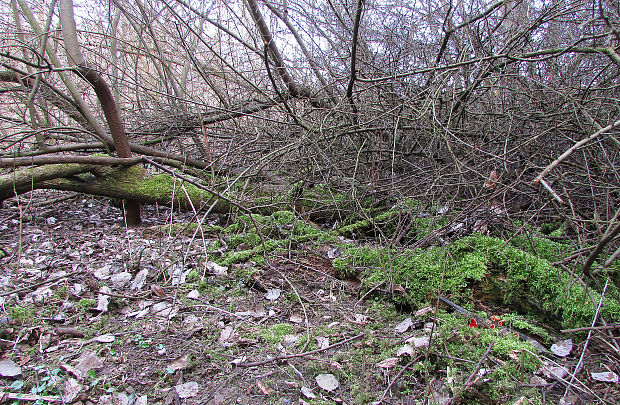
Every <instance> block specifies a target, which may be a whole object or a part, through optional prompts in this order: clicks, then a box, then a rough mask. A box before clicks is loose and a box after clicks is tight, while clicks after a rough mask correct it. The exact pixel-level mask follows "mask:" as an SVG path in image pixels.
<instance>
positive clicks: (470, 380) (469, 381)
mask: <svg viewBox="0 0 620 405" xmlns="http://www.w3.org/2000/svg"><path fill="white" fill-rule="evenodd" d="M494 344H495V341H493V342H491V344H490V345H489V347H488V348H487V350H486V352H484V354H483V355H482V357H481V358H480V360H479V361H478V364H476V367H475V368H474V371H473V372H472V373H471V374H470V376H469V378H468V379H467V381H465V385H464V386H463V389H461V390H460V391H459V392H458V393H457V394H456V395H454V397H453V398H452V399H451V400H450V402H448V404H453V403H455V402H457V401H458V402H460V400H461V397H462V396H463V394H464V393H465V392H466V391H467V390H468V389H469V387H471V386H472V385H473V384H474V383H475V382H476V380H474V377H476V376H477V375H478V371H480V368H481V367H482V363H484V361H485V360H486V358H487V357H489V353H491V349H492V348H493V345H494Z"/></svg>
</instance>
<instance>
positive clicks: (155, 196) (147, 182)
mask: <svg viewBox="0 0 620 405" xmlns="http://www.w3.org/2000/svg"><path fill="white" fill-rule="evenodd" d="M37 189H54V190H66V191H75V192H79V193H85V194H92V195H99V196H104V197H110V198H118V199H123V200H136V201H139V202H140V203H144V204H156V203H157V204H163V205H170V204H173V205H174V206H175V207H180V208H182V209H191V207H192V206H193V207H194V208H196V209H199V208H200V207H203V206H204V205H206V204H208V205H211V204H213V203H215V205H214V207H213V209H212V212H216V213H226V212H230V210H231V209H232V207H233V205H234V204H231V203H230V202H229V201H227V200H226V199H223V198H220V196H216V195H214V194H213V193H210V192H209V191H206V190H202V189H200V188H199V187H197V186H195V185H193V184H189V183H188V182H185V181H182V180H180V179H176V178H174V177H173V176H170V175H167V174H161V175H156V176H146V171H145V170H144V168H142V167H140V166H133V167H129V168H122V167H106V166H99V165H89V164H78V163H71V164H55V165H46V166H40V167H34V168H28V169H22V170H19V171H14V172H12V173H9V174H5V175H1V176H0V201H2V200H5V199H7V198H11V197H14V196H16V195H20V194H24V193H27V192H29V191H32V190H37Z"/></svg>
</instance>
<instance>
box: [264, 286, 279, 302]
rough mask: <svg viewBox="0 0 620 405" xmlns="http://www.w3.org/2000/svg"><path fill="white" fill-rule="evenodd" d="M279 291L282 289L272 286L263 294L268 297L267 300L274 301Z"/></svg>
mask: <svg viewBox="0 0 620 405" xmlns="http://www.w3.org/2000/svg"><path fill="white" fill-rule="evenodd" d="M281 293H282V290H280V289H279V288H273V289H271V290H267V293H266V294H265V298H266V299H268V300H269V301H275V300H277V299H278V298H280V294H281Z"/></svg>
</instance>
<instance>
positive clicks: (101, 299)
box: [96, 286, 112, 312]
mask: <svg viewBox="0 0 620 405" xmlns="http://www.w3.org/2000/svg"><path fill="white" fill-rule="evenodd" d="M99 291H100V292H102V293H105V294H99V296H98V297H97V308H96V310H97V311H100V312H108V305H109V304H110V296H109V295H107V294H110V293H111V292H112V290H110V287H108V286H103V287H101V288H100V289H99Z"/></svg>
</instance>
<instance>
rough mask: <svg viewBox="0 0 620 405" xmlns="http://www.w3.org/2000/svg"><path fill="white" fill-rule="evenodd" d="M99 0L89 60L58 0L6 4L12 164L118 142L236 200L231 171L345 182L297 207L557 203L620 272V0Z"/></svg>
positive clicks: (586, 254) (251, 178)
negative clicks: (105, 96) (113, 105)
mask: <svg viewBox="0 0 620 405" xmlns="http://www.w3.org/2000/svg"><path fill="white" fill-rule="evenodd" d="M91 3H93V2H89V7H86V6H85V5H84V6H83V5H80V4H76V5H75V10H76V17H77V18H78V28H79V29H78V30H77V32H76V35H73V36H71V38H73V40H74V43H77V44H79V48H78V49H79V51H80V52H81V55H82V57H83V59H84V60H86V61H88V63H89V64H88V65H87V66H81V65H80V63H78V61H77V60H76V59H75V58H73V61H71V60H66V61H65V60H63V59H62V55H64V49H66V50H67V51H69V54H70V55H71V54H72V53H75V44H72V43H71V42H68V41H67V38H68V37H67V29H66V27H65V24H64V22H63V31H64V32H62V33H61V32H60V31H58V30H57V28H56V27H57V26H58V16H59V14H58V9H57V8H56V7H54V6H53V5H52V7H49V6H46V5H45V3H44V2H37V1H26V0H14V1H13V2H12V8H11V11H10V12H6V14H3V15H2V16H1V17H0V24H2V31H3V32H6V33H7V35H4V36H3V39H2V42H1V47H2V48H1V52H0V61H1V63H2V66H3V68H2V69H3V71H2V72H0V79H1V80H2V93H1V96H2V98H3V103H2V107H0V108H1V109H2V110H1V112H0V116H1V119H2V122H1V128H2V138H1V142H2V160H1V161H0V162H1V164H2V166H3V167H5V168H6V169H5V170H6V171H5V174H3V176H5V178H9V177H6V176H11V175H14V174H19V173H22V170H21V169H20V167H19V166H16V165H17V164H18V163H19V164H22V163H21V162H24V161H23V160H19V159H23V158H25V157H28V159H29V161H28V163H29V164H33V165H39V164H41V165H42V164H43V163H42V162H49V160H48V161H45V160H43V159H44V157H45V156H46V155H48V156H49V155H50V154H52V156H60V155H62V156H64V158H65V159H67V158H68V157H71V158H78V157H81V158H86V157H90V158H93V156H89V155H90V154H92V153H93V152H105V153H108V148H115V149H116V151H117V153H118V155H119V156H121V157H124V158H125V159H129V156H134V157H135V156H146V157H152V158H156V159H159V160H158V162H160V164H163V165H164V166H165V167H173V168H175V170H178V171H185V172H188V171H191V174H192V175H193V176H195V177H196V178H200V179H201V180H202V181H203V182H206V183H208V185H209V187H210V189H211V190H213V191H215V190H219V192H221V193H222V195H226V196H229V197H230V198H232V199H233V200H235V199H236V198H241V197H238V196H233V195H231V194H230V193H231V191H230V190H231V189H234V188H235V186H236V185H241V184H244V193H245V194H244V195H245V196H251V195H252V193H253V192H255V191H256V192H259V191H260V193H261V196H264V194H265V193H267V192H274V193H277V194H282V193H288V192H290V191H291V190H293V189H295V190H297V189H298V188H299V187H301V188H302V189H304V188H309V187H312V186H313V185H316V184H321V185H322V187H324V188H327V189H329V190H330V192H332V193H339V194H341V195H345V196H348V199H342V198H340V199H338V201H337V202H338V204H335V202H336V199H334V200H333V201H332V203H334V204H331V207H330V208H328V209H326V208H325V205H326V204H325V203H326V202H325V201H309V200H306V201H304V203H305V204H306V206H307V208H308V211H307V212H308V213H309V215H312V214H313V213H315V214H316V213H318V212H322V213H326V212H328V213H329V214H330V216H331V217H332V218H333V217H338V216H340V217H343V216H346V215H348V214H350V213H357V214H361V213H362V212H363V211H362V210H360V207H362V206H363V205H364V204H365V203H368V202H370V203H371V204H373V205H375V206H380V205H385V206H391V205H393V204H395V203H397V202H398V201H399V200H404V199H412V200H418V201H423V202H424V204H423V207H424V208H423V209H430V208H431V207H433V206H435V207H436V206H444V205H446V206H450V207H453V208H458V210H459V212H462V213H463V214H462V216H465V217H466V216H470V217H471V218H472V222H475V221H476V220H479V219H480V220H485V221H489V220H491V219H492V217H493V216H497V215H503V216H509V217H510V218H515V219H520V220H522V221H523V222H525V223H527V222H538V221H545V220H554V219H558V218H561V220H562V221H565V222H566V226H567V228H568V229H569V230H570V233H571V234H572V235H573V236H574V237H575V239H576V240H578V241H579V242H580V243H581V244H582V245H583V246H588V248H585V249H583V250H581V251H580V252H581V253H579V254H577V256H576V257H574V261H575V263H578V264H579V266H581V267H580V268H581V269H582V270H583V272H586V273H594V274H596V273H597V272H604V271H612V272H615V273H614V274H616V278H618V281H617V283H620V278H619V277H618V270H617V269H618V267H617V266H618V264H617V263H618V262H617V260H616V259H617V257H618V256H619V255H620V244H619V243H618V240H619V237H618V232H617V229H620V228H618V224H620V214H619V212H620V206H618V201H620V195H619V190H620V189H619V187H618V186H619V184H620V181H619V180H620V174H619V173H618V170H617V168H618V166H619V165H618V158H619V156H618V152H619V149H620V141H619V140H618V137H617V134H618V129H617V127H618V124H617V122H618V117H620V111H619V106H620V103H619V100H620V94H619V88H618V73H619V68H620V55H619V54H618V51H617V50H618V46H619V45H620V43H619V41H620V34H619V32H620V17H619V16H620V11H619V10H618V4H617V2H611V1H605V0H600V1H585V0H576V1H569V0H559V1H556V0H554V1H551V0H550V1H542V2H541V1H536V2H534V1H528V0H521V1H504V0H502V1H496V2H493V1H481V0H476V1H469V2H463V1H455V0H448V1H434V0H428V1H420V2H411V1H401V0H388V1H383V2H378V1H368V0H366V1H350V0H349V1H345V0H322V1H312V2H311V1H305V0H298V1H291V0H279V1H276V0H262V1H261V0H244V1H241V0H237V1H218V0H214V1H211V2H206V3H205V4H202V3H192V2H188V1H185V0H140V1H136V2H129V1H125V0H110V1H101V2H98V3H96V4H91ZM74 56H75V57H78V58H79V56H78V55H74ZM75 63H77V65H78V70H79V69H83V68H87V69H90V70H88V71H83V72H82V74H83V75H84V76H85V77H86V78H87V79H88V77H87V75H86V73H88V72H92V73H90V74H92V75H97V77H99V78H103V79H105V82H107V83H110V84H111V92H112V94H113V95H114V99H116V102H117V106H118V111H119V113H120V114H119V116H120V117H121V118H122V122H121V123H122V125H123V127H124V128H125V132H126V134H127V138H128V141H129V142H128V147H129V149H130V150H131V152H130V153H124V152H123V153H124V154H123V155H121V151H120V150H119V148H120V146H119V145H117V144H116V142H111V141H110V139H111V137H113V136H114V129H113V125H111V123H110V119H109V117H108V115H109V114H108V113H106V112H105V110H106V109H105V108H103V107H102V105H103V103H102V105H99V104H98V101H97V99H96V97H94V95H93V94H92V93H91V92H90V90H89V89H88V87H87V83H85V82H79V81H76V82H73V80H72V79H73V78H75V76H74V75H73V76H72V74H71V73H69V71H70V69H68V68H70V67H71V66H73V65H74V64H75ZM89 81H90V80H89ZM90 83H91V84H92V81H90ZM103 122H105V123H106V124H107V125H108V127H107V128H106V127H105V126H104V125H102V124H101V123H103ZM125 152H126V151H125ZM149 159H151V158H149ZM138 160H139V161H140V162H141V163H142V164H144V163H145V160H144V159H141V158H140V159H135V160H134V161H130V160H127V161H123V162H124V163H123V164H136V163H135V162H137V161H138ZM116 162H117V163H121V161H118V160H117V161H116ZM132 162H133V163H132ZM91 163H92V162H91ZM147 163H148V162H147ZM24 164H25V163H24ZM106 164H107V163H106ZM148 164H150V163H148ZM75 170H78V169H77V168H76V169H75ZM79 170H82V171H83V170H87V171H88V170H89V171H90V173H98V172H97V170H95V169H93V167H92V166H89V167H84V166H80V168H79ZM29 173H30V172H29ZM58 173H59V175H62V176H64V177H63V178H65V179H67V176H69V175H68V174H67V173H66V172H58ZM491 173H495V174H496V175H497V177H498V178H497V187H493V188H492V189H491V188H488V187H486V188H485V187H484V184H485V182H487V183H488V181H489V177H490V176H491ZM22 174H24V173H22ZM24 175H25V174H24ZM26 177H27V176H26ZM95 177H96V174H95ZM67 181H70V180H65V182H67ZM46 182H47V183H46ZM3 184H5V185H6V184H11V183H9V182H8V181H7V182H5V183H3ZM24 184H26V185H24V186H23V187H21V188H20V189H19V192H26V191H29V190H30V189H32V188H33V187H34V188H38V187H52V186H54V185H55V184H57V183H49V179H47V178H46V179H43V180H41V181H40V182H37V181H34V182H33V181H32V178H30V181H29V182H28V181H24ZM27 184H30V185H27ZM2 190H4V191H2ZM14 194H15V192H14V187H13V186H5V188H4V189H2V187H1V186H0V195H1V196H2V197H3V198H9V197H12V196H13V195H14ZM299 195H301V196H302V198H309V197H307V196H306V197H304V194H303V190H302V192H301V193H300V194H299ZM244 198H246V197H244ZM238 202H239V204H241V200H239V201H238ZM243 205H244V206H245V207H247V208H248V209H252V208H253V203H252V201H251V198H249V200H247V201H244V202H243ZM392 242H394V241H392ZM412 243H417V242H416V241H412ZM614 266H615V267H614ZM609 269H611V270H609ZM614 269H615V270H614Z"/></svg>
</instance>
